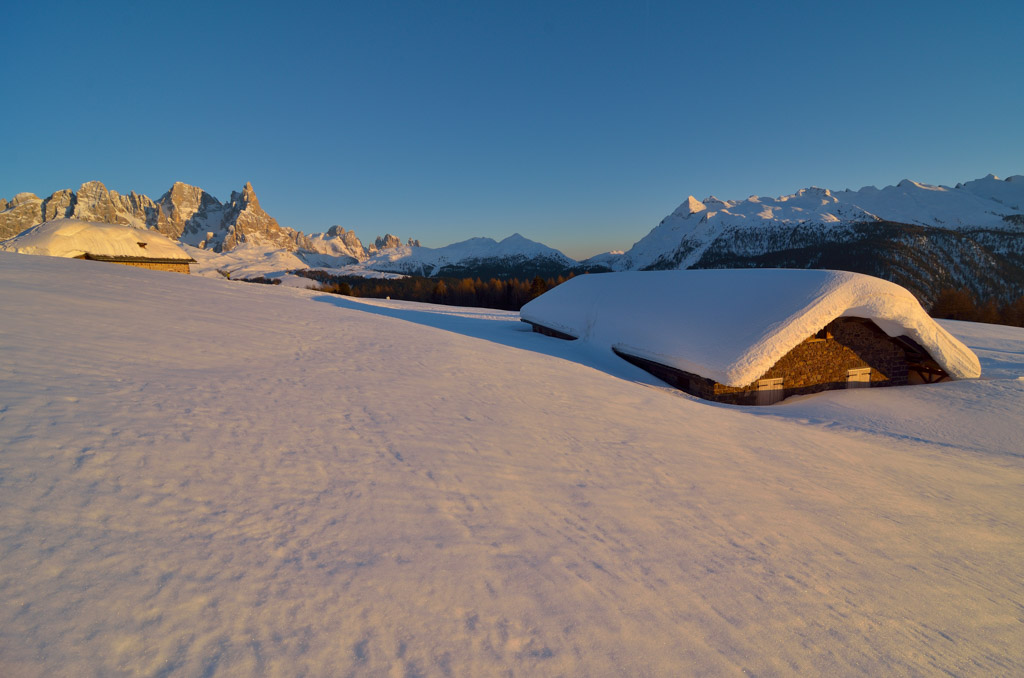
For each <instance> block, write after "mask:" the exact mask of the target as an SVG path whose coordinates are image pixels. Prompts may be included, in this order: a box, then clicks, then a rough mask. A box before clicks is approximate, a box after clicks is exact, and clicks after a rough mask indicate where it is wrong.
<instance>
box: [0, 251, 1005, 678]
mask: <svg viewBox="0 0 1024 678" xmlns="http://www.w3.org/2000/svg"><path fill="white" fill-rule="evenodd" d="M0 318H2V321H0V675H3V676H11V677H18V676H122V675H123V676H128V675H132V676H134V675H141V676H253V675H263V676H300V675H304V676H345V675H371V676H374V675H377V676H448V675H451V676H497V675H516V676H555V675H566V676H621V675H629V676H683V675H743V674H744V673H749V674H755V675H759V676H770V675H870V676H877V675H938V674H946V673H949V674H953V675H961V676H965V675H966V676H969V675H977V676H981V675H985V676H988V675H1005V676H1008V675H1021V674H1024V425H1022V424H1024V330H1019V329H1013V328H1003V327H987V326H981V325H973V324H967V323H943V324H944V326H945V327H947V329H949V330H950V331H951V332H952V333H953V334H954V335H956V336H957V337H958V338H960V339H961V340H962V341H964V342H965V343H966V344H967V345H968V346H970V347H972V348H973V349H974V350H975V351H976V352H977V354H978V355H979V357H980V359H981V363H982V378H981V379H980V380H967V381H960V382H954V383H947V384H939V385H933V386H917V387H905V388H892V389H862V390H855V391H850V392H833V393H828V394H822V395H817V396H811V397H805V398H799V399H790V400H787V401H786V402H784V403H782V404H780V405H777V406H773V407H770V408H760V409H757V408H736V407H729V406H721V405H713V404H709V403H705V402H701V401H698V400H695V399H693V398H691V397H689V396H687V395H685V394H682V393H680V392H677V391H672V390H670V389H668V388H665V387H663V386H660V385H659V384H658V382H656V381H654V380H653V379H652V378H651V377H650V376H648V375H647V374H646V373H644V372H642V371H640V370H639V369H637V368H634V367H632V366H631V365H629V364H628V363H625V362H624V361H621V360H619V359H618V358H616V357H615V356H614V355H608V354H606V353H605V352H603V351H597V350H596V349H594V348H593V347H588V346H587V345H586V344H583V343H581V342H562V341H559V340H556V339H551V338H548V337H544V336H541V335H537V334H532V333H530V332H529V328H528V327H527V326H526V325H524V324H523V323H520V322H518V317H517V315H516V314H512V313H503V312H499V311H487V310H479V309H453V308H451V307H432V306H425V305H419V304H411V303H403V302H397V301H380V300H376V301H357V300H352V299H348V298H342V297H335V296H329V295H324V294H321V293H317V292H313V291H309V290H302V289H288V288H285V287H283V286H281V287H271V286H264V285H245V284H241V283H235V282H230V281H227V280H223V279H211V278H201V277H197V276H192V277H187V276H183V275H176V274H171V273H161V272H153V271H144V270H139V269H132V268H129V267H125V266H115V265H110V264H102V263H96V262H87V261H78V260H69V259H51V258H48V257H38V256H25V255H14V254H8V253H0Z"/></svg>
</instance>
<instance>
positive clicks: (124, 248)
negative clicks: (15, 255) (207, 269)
mask: <svg viewBox="0 0 1024 678" xmlns="http://www.w3.org/2000/svg"><path fill="white" fill-rule="evenodd" d="M0 249H3V250H7V251H9V252H20V253H21V254H43V255H47V256H51V257H70V258H74V259H91V260H93V261H109V262H112V263H115V264H126V265H128V266H138V267H140V268H151V269H156V270H160V271H174V272H176V273H186V274H187V273H188V272H189V268H188V267H189V264H194V263H196V262H195V259H193V258H192V257H190V256H189V255H188V254H186V253H185V250H183V249H182V248H181V247H180V246H179V245H178V244H177V243H175V242H174V241H173V240H171V239H169V238H167V237H166V236H164V235H163V234H161V233H159V232H157V231H150V230H146V229H142V228H134V227H132V226H123V225H120V224H102V223H95V222H91V221H80V220H78V219H54V220H52V221H47V222H45V223H42V224H39V225H38V226H34V227H33V228H30V229H28V230H27V231H23V232H21V233H19V234H18V235H16V236H14V237H13V238H10V239H8V240H5V241H3V242H0Z"/></svg>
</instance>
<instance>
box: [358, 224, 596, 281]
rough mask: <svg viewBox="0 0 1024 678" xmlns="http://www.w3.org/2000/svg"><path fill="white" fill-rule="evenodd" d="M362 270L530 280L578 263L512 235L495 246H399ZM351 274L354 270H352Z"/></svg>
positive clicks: (485, 241)
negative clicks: (506, 276)
mask: <svg viewBox="0 0 1024 678" xmlns="http://www.w3.org/2000/svg"><path fill="white" fill-rule="evenodd" d="M361 267H362V268H365V269H369V270H374V271H391V272H395V273H405V274H411V275H423V276H437V275H446V276H462V275H476V276H488V275H509V274H515V275H518V276H521V277H529V276H533V275H535V274H541V275H550V272H551V271H555V272H556V275H557V274H559V273H564V272H565V271H568V270H572V269H574V268H576V267H578V263H577V262H576V261H575V260H573V259H570V258H569V257H567V256H565V255H564V254H562V253H561V252H559V251H558V250H556V249H553V248H551V247H548V246H547V245H542V244H541V243H538V242H534V241H533V240H528V239H527V238H524V237H523V236H521V235H519V234H518V233H515V234H513V235H510V236H509V237H507V238H505V239H504V240H502V241H500V242H498V241H495V240H493V239H491V238H470V239H469V240H464V241H462V242H457V243H454V244H452V245H447V246H445V247H438V248H431V247H414V246H409V245H400V246H397V247H390V248H387V249H383V250H380V251H378V252H377V253H375V254H374V255H373V256H371V257H370V258H369V259H367V260H366V261H364V262H362V264H361ZM352 270H353V272H354V271H355V270H356V269H352Z"/></svg>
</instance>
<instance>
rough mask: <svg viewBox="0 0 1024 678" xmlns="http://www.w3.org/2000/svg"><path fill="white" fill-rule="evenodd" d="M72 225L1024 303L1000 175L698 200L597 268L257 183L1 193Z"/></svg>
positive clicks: (1022, 268)
mask: <svg viewBox="0 0 1024 678" xmlns="http://www.w3.org/2000/svg"><path fill="white" fill-rule="evenodd" d="M60 217H73V218H77V219H83V220H89V221H101V222H108V223H120V224H127V225H132V226H136V227H140V228H151V229H156V230H158V231H160V232H161V233H163V234H164V235H166V236H168V237H170V238H172V239H175V240H178V241H179V242H181V243H182V244H184V245H188V246H191V247H193V248H198V249H200V250H206V252H204V255H206V256H207V257H209V253H216V254H226V253H229V252H233V253H234V256H233V258H232V261H235V262H237V261H240V260H243V259H246V258H249V259H254V258H260V259H263V260H270V259H273V258H272V257H271V258H270V259H268V256H267V253H268V252H273V251H281V252H282V253H293V254H290V255H289V256H287V257H283V258H282V257H278V258H277V259H274V260H275V261H283V260H287V261H288V262H289V264H288V265H289V266H297V267H309V268H324V269H332V270H336V269H341V270H342V272H344V273H347V274H351V275H372V274H374V273H377V272H387V273H393V274H405V275H423V276H452V277H485V278H486V277H513V276H515V277H520V278H523V277H532V276H534V275H541V276H552V275H561V274H568V273H581V272H588V271H608V270H614V271H622V270H660V269H675V268H748V267H772V268H833V269H841V270H850V271H855V272H859V273H867V274H870V275H875V276H878V277H881V278H885V279H888V280H892V281H894V282H896V283H898V284H900V285H903V286H905V287H907V288H908V289H910V290H911V291H912V292H913V293H914V294H915V295H917V296H918V298H919V299H921V300H922V301H923V302H925V303H930V302H931V301H933V300H934V298H935V296H936V295H937V293H938V291H939V290H941V289H944V288H949V287H956V288H967V289H969V290H970V291H971V292H972V293H974V294H975V295H976V296H978V297H980V298H996V299H1000V300H1008V299H1012V298H1016V297H1019V296H1021V295H1024V176H1012V177H1009V178H1007V179H999V178H997V177H995V176H993V175H988V176H986V177H984V178H982V179H978V180H975V181H969V182H967V183H963V184H957V185H956V186H955V187H952V188H950V187H946V186H931V185H927V184H922V183H918V182H914V181H910V180H904V181H901V182H899V183H898V184H897V185H895V186H887V187H885V188H882V189H877V188H875V187H873V186H869V187H865V188H862V189H860V190H857V191H851V190H844V191H836V192H833V191H830V190H828V189H823V188H816V187H811V188H807V189H803V190H800V191H797V192H796V193H794V194H792V195H786V196H780V197H777V198H764V197H758V196H751V197H749V198H747V199H746V200H721V199H718V198H716V197H714V196H712V197H708V198H705V199H704V200H697V199H696V198H694V197H693V196H690V197H689V198H687V200H685V201H684V202H683V203H682V204H681V205H680V206H679V207H678V208H677V209H676V210H674V211H673V212H672V213H671V214H669V215H668V216H667V217H665V218H664V219H663V220H662V221H661V223H660V224H658V225H657V226H656V227H655V228H654V229H652V230H651V231H650V233H648V234H647V235H646V236H644V237H643V238H641V239H640V240H639V241H638V242H637V243H635V244H634V245H633V246H632V247H631V248H630V249H629V250H627V251H625V252H608V253H604V254H600V255H597V256H595V257H591V258H589V259H586V260H584V261H575V260H573V259H571V258H569V257H567V256H566V255H565V254H563V253H561V252H559V251H558V250H555V249H553V248H550V247H547V246H546V245H543V244H541V243H537V242H534V241H531V240H528V239H526V238H524V237H522V236H521V235H519V234H514V235H512V236H510V237H508V238H505V239H504V240H501V241H495V240H492V239H490V238H471V239H469V240H466V241H463V242H460V243H454V244H452V245H448V246H445V247H440V248H428V247H421V246H419V242H418V241H415V240H412V239H409V240H408V241H406V242H405V243H402V241H401V240H400V239H399V238H397V237H396V236H394V235H391V234H386V235H385V236H382V237H378V238H376V240H375V241H374V242H373V243H372V244H370V245H369V246H364V245H363V243H362V242H361V241H360V240H359V238H358V237H356V235H355V233H353V232H352V231H349V230H346V229H344V228H342V227H341V226H333V227H331V228H330V229H329V230H328V231H327V232H326V233H317V234H312V235H307V234H305V233H302V232H300V231H296V230H294V229H291V228H287V227H284V226H281V225H280V224H278V222H277V221H276V220H275V219H274V218H273V217H271V216H270V215H268V214H267V213H266V212H265V211H264V210H263V209H262V208H261V207H260V204H259V201H258V199H257V198H256V193H255V191H254V190H253V188H252V185H251V184H248V183H247V184H246V185H245V187H244V188H243V190H242V191H241V192H233V193H232V194H231V199H230V200H229V201H228V202H226V203H221V202H220V201H218V200H217V199H216V198H214V197H213V196H211V195H210V194H209V193H207V192H206V191H204V190H202V189H200V188H198V187H195V186H190V185H188V184H184V183H181V182H178V183H175V184H174V185H173V186H172V187H171V189H170V190H169V191H167V192H166V193H165V194H164V195H162V196H161V197H160V198H159V199H158V200H152V199H151V198H149V197H147V196H145V195H140V194H137V193H134V192H132V193H129V194H128V195H120V194H118V193H117V192H116V191H111V190H108V189H107V188H106V187H105V186H104V185H103V184H102V183H100V182H98V181H90V182H87V183H85V184H82V186H81V187H80V188H79V189H78V191H71V190H70V189H65V190H62V191H57V192H56V193H54V194H53V195H51V196H49V197H47V198H45V199H41V198H38V197H37V196H35V195H34V194H32V193H20V194H18V195H16V196H15V197H14V198H13V199H11V200H10V201H8V200H4V199H0V238H7V237H11V236H13V235H16V234H17V233H19V232H21V231H22V230H24V229H26V228H29V227H31V226H34V225H36V224H38V223H41V222H43V221H46V220H49V219H54V218H60ZM249 263H250V264H251V263H252V262H249ZM248 270H250V271H251V270H252V266H251V265H250V266H249V267H248Z"/></svg>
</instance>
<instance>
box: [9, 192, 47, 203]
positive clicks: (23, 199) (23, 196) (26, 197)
mask: <svg viewBox="0 0 1024 678" xmlns="http://www.w3.org/2000/svg"><path fill="white" fill-rule="evenodd" d="M38 202H40V200H39V197H38V196H37V195H36V194H35V193H27V192H26V193H19V194H18V195H16V196H14V197H13V198H11V202H10V205H11V207H19V206H21V205H26V204H28V203H38Z"/></svg>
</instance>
